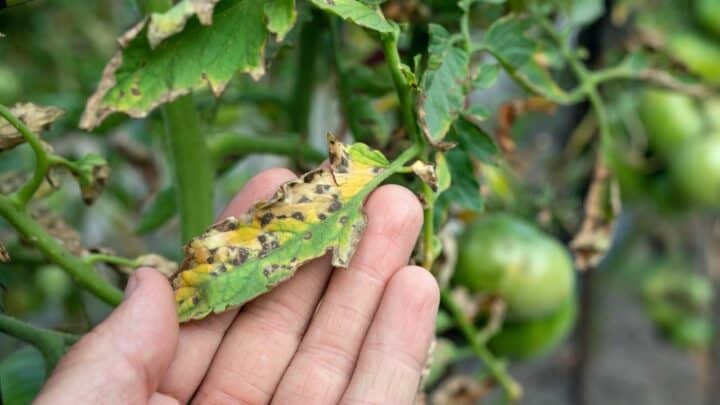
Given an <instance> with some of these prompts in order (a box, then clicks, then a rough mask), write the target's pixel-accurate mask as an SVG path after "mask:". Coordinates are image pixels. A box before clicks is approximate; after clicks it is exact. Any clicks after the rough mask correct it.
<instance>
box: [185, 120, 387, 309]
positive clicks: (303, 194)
mask: <svg viewBox="0 0 720 405" xmlns="http://www.w3.org/2000/svg"><path fill="white" fill-rule="evenodd" d="M328 143H329V156H330V165H329V167H322V168H319V169H316V170H313V171H311V172H308V173H306V174H305V175H303V176H302V177H301V178H299V179H297V180H293V181H290V182H288V183H285V184H284V185H283V186H281V187H280V190H278V192H277V193H276V194H275V195H274V196H273V197H272V198H271V199H270V200H269V201H266V202H261V203H258V204H256V205H255V206H254V207H253V208H252V210H251V211H250V212H249V213H248V214H246V215H244V216H242V217H239V218H235V217H230V218H228V219H226V220H224V221H222V222H220V223H218V224H216V225H214V226H212V227H211V228H210V229H209V230H208V231H207V232H205V233H204V234H202V235H200V236H198V237H196V238H194V239H193V240H191V241H190V242H189V243H188V244H187V245H186V247H185V261H184V263H183V266H182V268H181V271H180V272H179V273H178V274H176V275H175V277H174V278H173V287H174V289H175V299H176V301H177V305H178V316H179V319H180V322H185V321H188V320H191V319H200V318H204V317H205V316H207V315H208V314H210V313H213V312H214V313H217V312H222V311H225V310H226V309H228V308H233V307H237V306H240V305H243V304H244V303H246V302H247V301H249V300H251V299H253V298H254V297H256V296H258V295H261V294H263V293H266V292H267V291H269V290H270V289H272V288H273V287H275V286H276V285H277V284H278V283H280V282H282V281H284V280H286V279H287V278H289V277H291V276H292V275H293V274H294V273H295V271H296V270H297V269H298V267H299V266H301V265H302V264H303V263H305V262H307V261H309V260H312V259H314V258H317V257H320V256H322V255H324V254H325V253H326V252H328V251H332V262H333V265H335V266H338V267H347V265H348V263H349V261H350V258H351V257H352V254H353V252H354V251H355V246H356V244H357V242H358V240H359V238H360V235H361V233H362V231H363V229H364V228H365V223H366V220H365V215H364V213H363V212H362V204H363V200H364V199H365V197H366V196H367V195H368V193H369V192H370V191H372V190H373V189H374V188H375V187H376V186H377V185H378V184H380V182H382V181H383V180H384V179H385V178H386V177H387V176H389V175H390V174H391V173H392V170H390V163H389V162H388V160H387V159H386V158H385V157H384V156H383V155H382V153H380V152H379V151H376V150H373V149H370V148H369V147H368V146H367V145H365V144H361V143H357V144H353V145H350V146H346V145H343V144H342V143H340V142H338V141H337V140H336V139H335V138H334V137H333V136H332V135H330V134H329V135H328Z"/></svg>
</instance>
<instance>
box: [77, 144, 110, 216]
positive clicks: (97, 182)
mask: <svg viewBox="0 0 720 405" xmlns="http://www.w3.org/2000/svg"><path fill="white" fill-rule="evenodd" d="M72 174H73V176H74V177H75V179H76V180H77V182H78V185H80V193H81V194H82V198H83V201H84V202H85V204H92V203H93V202H95V200H96V199H97V198H98V197H99V196H100V193H102V191H103V189H104V188H105V183H106V182H107V179H108V177H110V166H108V164H107V162H106V161H105V159H103V158H102V157H101V156H98V155H93V154H90V155H85V156H83V157H82V158H81V159H80V160H77V161H75V162H74V170H73V172H72Z"/></svg>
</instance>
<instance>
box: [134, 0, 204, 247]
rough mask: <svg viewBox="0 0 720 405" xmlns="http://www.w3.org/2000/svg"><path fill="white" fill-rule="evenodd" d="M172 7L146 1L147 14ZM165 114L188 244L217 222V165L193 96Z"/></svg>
mask: <svg viewBox="0 0 720 405" xmlns="http://www.w3.org/2000/svg"><path fill="white" fill-rule="evenodd" d="M170 7H172V1H171V0H146V1H145V3H144V4H143V11H145V12H146V13H150V12H162V11H165V10H167V9H169V8H170ZM162 111H163V119H164V121H165V142H166V145H167V152H166V154H167V156H168V160H169V161H170V163H171V167H172V170H173V177H174V180H175V185H176V187H175V189H176V194H175V195H176V198H177V201H178V208H179V211H180V228H181V234H182V235H181V238H182V242H185V241H188V240H190V238H192V237H193V236H195V235H197V234H199V233H201V232H202V231H203V230H205V228H206V227H207V226H208V225H210V224H211V223H212V221H213V216H214V207H213V186H214V175H213V174H214V173H213V164H212V161H211V160H210V153H209V151H208V147H207V145H206V143H205V139H204V138H203V135H202V132H201V130H200V116H199V114H198V112H197V110H196V108H195V103H194V101H193V96H192V94H188V95H185V96H182V97H180V98H178V99H177V100H175V101H173V102H172V103H169V104H166V105H165V106H163V108H162Z"/></svg>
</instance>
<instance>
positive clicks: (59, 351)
mask: <svg viewBox="0 0 720 405" xmlns="http://www.w3.org/2000/svg"><path fill="white" fill-rule="evenodd" d="M0 332H3V333H5V334H7V335H10V336H13V337H15V338H17V339H20V340H22V341H23V342H26V343H29V344H31V345H33V346H35V347H37V348H38V350H40V352H41V353H42V355H43V357H44V358H45V362H46V366H47V370H48V373H49V372H50V371H51V370H52V369H53V368H54V367H55V364H56V363H57V361H58V360H59V359H60V357H62V356H63V354H65V349H66V347H67V346H69V345H72V344H73V343H75V342H76V341H78V339H80V337H79V336H76V335H72V334H69V333H61V332H56V331H53V330H49V329H43V328H39V327H37V326H33V325H30V324H27V323H25V322H23V321H20V320H18V319H15V318H13V317H10V316H7V315H5V314H0Z"/></svg>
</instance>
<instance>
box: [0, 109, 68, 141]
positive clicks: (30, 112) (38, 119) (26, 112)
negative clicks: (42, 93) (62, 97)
mask: <svg viewBox="0 0 720 405" xmlns="http://www.w3.org/2000/svg"><path fill="white" fill-rule="evenodd" d="M10 112H11V113H12V114H13V115H14V116H15V117H17V118H18V119H19V120H20V121H22V122H23V123H24V124H25V125H26V126H27V127H28V129H30V131H32V132H36V133H37V132H40V131H43V130H46V129H48V128H49V127H50V124H52V123H53V122H55V120H57V119H58V118H60V117H61V116H62V115H63V113H64V112H63V110H61V109H59V108H57V107H52V106H49V107H45V106H40V105H37V104H33V103H18V104H15V105H14V106H12V107H11V108H10ZM24 142H25V138H24V137H23V136H22V135H21V134H20V133H19V132H18V131H17V129H15V127H14V126H12V125H11V124H10V123H9V122H7V121H6V120H5V119H4V118H2V117H0V152H2V151H6V150H9V149H12V148H14V147H16V146H17V145H20V144H21V143H24Z"/></svg>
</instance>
